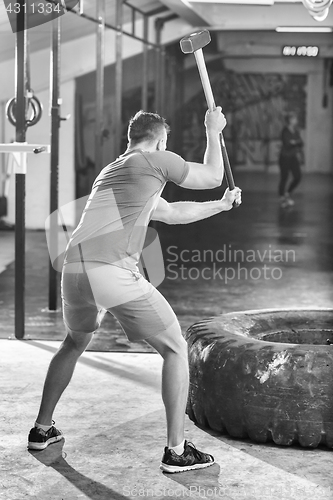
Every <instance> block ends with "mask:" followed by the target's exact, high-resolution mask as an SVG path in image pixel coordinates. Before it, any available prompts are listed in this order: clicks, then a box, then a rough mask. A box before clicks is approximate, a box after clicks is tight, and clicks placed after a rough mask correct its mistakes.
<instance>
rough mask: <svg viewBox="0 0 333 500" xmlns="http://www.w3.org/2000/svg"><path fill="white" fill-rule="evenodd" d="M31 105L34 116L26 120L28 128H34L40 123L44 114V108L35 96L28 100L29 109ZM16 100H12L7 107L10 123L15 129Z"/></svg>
mask: <svg viewBox="0 0 333 500" xmlns="http://www.w3.org/2000/svg"><path fill="white" fill-rule="evenodd" d="M30 104H31V108H32V111H31V112H32V114H31V117H30V118H29V119H26V121H25V123H26V126H27V127H32V126H33V125H36V123H38V122H39V120H40V119H41V117H42V113H43V106H42V104H41V102H40V101H39V99H38V98H37V97H35V96H32V97H29V98H27V107H29V105H30ZM15 112H16V98H15V97H13V98H12V99H10V100H9V101H8V103H7V105H6V114H7V118H8V120H9V122H10V123H11V124H12V125H13V126H14V127H15V126H16V114H15Z"/></svg>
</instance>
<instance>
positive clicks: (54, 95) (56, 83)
mask: <svg viewBox="0 0 333 500" xmlns="http://www.w3.org/2000/svg"><path fill="white" fill-rule="evenodd" d="M59 69H60V18H59V17H57V18H56V19H54V20H53V21H52V31H51V57H50V80H51V179H50V214H51V217H50V245H51V247H52V249H54V251H55V254H57V249H58V216H57V214H58V206H59V132H60V130H59V129H60V120H61V118H60V99H59V94H60V78H59ZM57 292H58V272H57V271H56V269H54V268H53V266H52V262H51V259H50V261H49V310H50V311H56V310H57V302H58V293H57Z"/></svg>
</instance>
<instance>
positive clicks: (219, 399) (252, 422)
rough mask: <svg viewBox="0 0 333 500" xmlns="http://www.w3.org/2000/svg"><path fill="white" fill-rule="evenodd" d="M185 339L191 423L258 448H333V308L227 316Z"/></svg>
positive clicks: (196, 329) (202, 323) (193, 329)
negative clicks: (273, 445) (264, 445)
mask: <svg viewBox="0 0 333 500" xmlns="http://www.w3.org/2000/svg"><path fill="white" fill-rule="evenodd" d="M184 335H185V338H186V340H187V343H188V352H189V365H190V389H189V397H188V404H187V410H186V412H187V414H188V416H189V418H190V419H191V420H193V421H194V422H195V423H197V424H198V425H199V426H201V427H210V428H211V429H213V430H214V431H218V432H220V433H227V434H229V435H230V436H232V437H235V438H250V439H251V440H253V441H255V442H257V443H266V442H269V441H274V443H276V444H278V445H286V446H290V445H292V444H297V443H299V444H300V445H301V446H304V447H311V448H316V447H317V446H319V445H326V446H327V447H328V448H333V309H317V310H302V309H299V310H297V309H296V310H295V309H294V310H258V311H244V312H236V313H228V314H222V315H220V316H217V317H215V318H210V319H207V320H203V321H200V322H198V323H195V324H194V325H192V326H191V327H190V328H189V329H188V330H187V332H185V334H184ZM331 344H332V345H331Z"/></svg>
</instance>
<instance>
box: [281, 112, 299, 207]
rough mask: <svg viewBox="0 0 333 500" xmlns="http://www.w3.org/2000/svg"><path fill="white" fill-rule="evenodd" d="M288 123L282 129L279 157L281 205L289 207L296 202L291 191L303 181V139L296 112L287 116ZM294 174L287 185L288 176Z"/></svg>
mask: <svg viewBox="0 0 333 500" xmlns="http://www.w3.org/2000/svg"><path fill="white" fill-rule="evenodd" d="M285 121H286V124H285V126H284V127H283V129H282V133H281V140H282V147H281V151H280V157H279V167H280V183H279V195H280V204H281V207H283V208H285V207H289V206H292V205H294V204H295V202H294V200H293V199H292V198H291V193H292V192H293V191H294V190H295V188H296V187H297V186H298V185H299V183H300V182H301V177H302V174H301V163H302V156H303V154H302V153H303V141H302V139H301V136H300V133H299V129H298V120H297V116H296V114H295V113H288V114H287V115H286V118H285ZM290 174H291V176H292V179H291V182H290V184H289V185H288V187H287V183H288V178H289V176H290Z"/></svg>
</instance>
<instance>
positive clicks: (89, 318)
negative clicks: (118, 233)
mask: <svg viewBox="0 0 333 500" xmlns="http://www.w3.org/2000/svg"><path fill="white" fill-rule="evenodd" d="M61 298H62V308H63V319H64V323H65V326H66V329H67V330H68V331H71V332H74V333H91V332H95V331H96V330H97V329H98V328H99V326H100V324H101V321H102V319H103V316H104V314H105V312H106V311H109V312H110V313H111V314H113V316H114V317H115V318H116V319H117V320H118V321H119V323H120V325H121V327H122V329H123V331H124V332H125V334H126V336H127V338H128V340H130V341H131V342H137V341H138V340H143V339H147V338H149V337H152V336H154V335H158V334H159V333H162V332H165V331H167V330H169V329H170V328H174V326H175V325H176V324H178V320H177V317H176V315H175V313H174V311H173V310H172V308H171V306H170V304H169V303H168V302H167V300H166V299H165V298H164V297H163V295H161V293H160V292H159V291H158V290H157V289H156V288H155V287H154V286H153V285H152V284H151V283H149V282H148V281H147V280H146V279H145V278H144V277H143V276H142V275H141V274H140V272H139V271H132V270H129V269H123V268H120V267H117V266H115V265H104V264H96V263H89V262H88V263H87V262H85V263H84V269H83V267H82V264H81V263H79V262H78V263H74V264H73V263H71V264H66V265H65V266H64V268H63V272H62V278H61Z"/></svg>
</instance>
